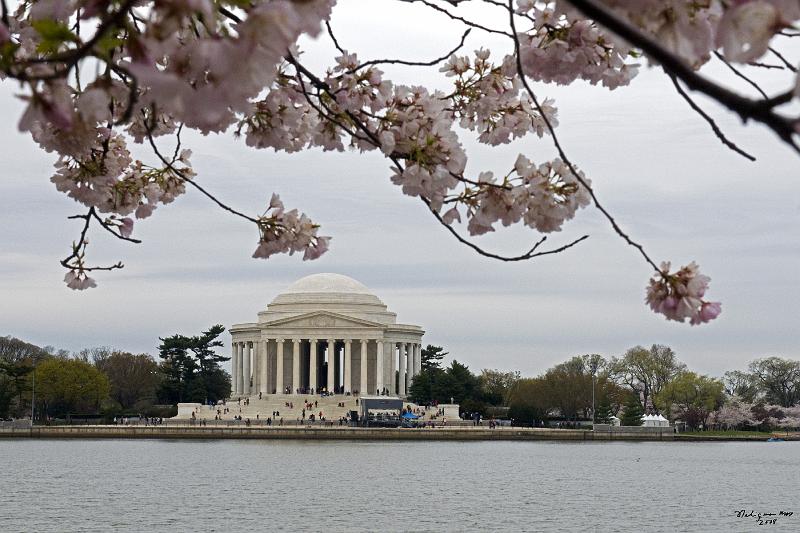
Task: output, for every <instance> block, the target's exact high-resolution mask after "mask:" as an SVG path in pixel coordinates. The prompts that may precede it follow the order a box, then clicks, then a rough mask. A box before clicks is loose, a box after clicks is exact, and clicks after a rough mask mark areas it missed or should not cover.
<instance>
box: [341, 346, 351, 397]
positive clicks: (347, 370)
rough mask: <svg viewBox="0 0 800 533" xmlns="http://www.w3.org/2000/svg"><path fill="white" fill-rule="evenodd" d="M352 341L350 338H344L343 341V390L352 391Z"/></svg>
mask: <svg viewBox="0 0 800 533" xmlns="http://www.w3.org/2000/svg"><path fill="white" fill-rule="evenodd" d="M352 345H353V341H352V340H350V339H345V341H344V380H343V383H344V392H352V389H353V382H352V376H351V374H352V373H353V349H352Z"/></svg>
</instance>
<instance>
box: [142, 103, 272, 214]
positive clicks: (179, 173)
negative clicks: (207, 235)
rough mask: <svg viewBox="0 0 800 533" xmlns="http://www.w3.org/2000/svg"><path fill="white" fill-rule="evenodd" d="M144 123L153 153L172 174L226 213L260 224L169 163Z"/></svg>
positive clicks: (150, 128)
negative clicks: (223, 201)
mask: <svg viewBox="0 0 800 533" xmlns="http://www.w3.org/2000/svg"><path fill="white" fill-rule="evenodd" d="M152 115H153V120H155V116H156V113H155V110H154V111H153V113H152ZM143 122H144V125H145V130H146V133H147V140H148V141H149V143H150V146H151V147H152V148H153V153H155V155H156V157H158V158H159V159H160V160H161V162H162V163H163V164H164V166H166V167H167V168H169V169H170V170H171V171H172V172H174V173H175V175H176V176H178V177H179V178H180V179H181V180H182V181H183V182H184V183H188V184H189V185H191V186H192V187H194V188H195V189H197V190H198V191H200V193H201V194H203V195H204V196H206V197H207V198H208V199H210V200H211V201H212V202H214V203H215V204H217V206H219V207H221V208H222V209H224V210H225V211H228V212H229V213H232V214H234V215H236V216H238V217H241V218H243V219H245V220H247V221H249V222H252V223H254V224H258V220H257V219H255V218H253V217H251V216H248V215H245V214H244V213H242V212H240V211H237V210H236V209H234V208H232V207H230V206H228V205H226V204H224V203H222V202H221V201H220V200H219V199H218V198H217V197H216V196H214V195H213V194H211V193H210V192H208V191H207V190H206V189H205V188H203V187H202V186H201V185H199V184H198V183H197V182H196V181H194V180H193V179H191V178H189V177H187V176H186V174H185V173H184V172H183V171H182V170H181V169H179V168H177V167H176V166H175V165H174V163H175V160H174V159H173V160H172V161H169V160H168V159H167V158H166V157H164V154H162V153H161V151H160V150H159V149H158V146H157V145H156V142H155V139H153V128H154V125H153V124H150V123H149V122H148V121H147V120H146V119H145V120H143Z"/></svg>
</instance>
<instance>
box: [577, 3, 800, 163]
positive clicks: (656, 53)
mask: <svg viewBox="0 0 800 533" xmlns="http://www.w3.org/2000/svg"><path fill="white" fill-rule="evenodd" d="M569 2H570V3H571V4H572V5H573V6H574V7H575V8H576V9H577V10H579V11H580V12H582V13H583V14H584V15H586V16H587V17H588V18H590V19H592V20H594V21H595V22H597V23H598V24H601V25H603V26H605V27H606V28H608V29H609V30H611V31H612V32H613V33H615V34H616V35H618V36H619V37H621V38H622V39H624V40H626V41H628V42H629V43H631V44H632V45H634V46H636V47H638V48H640V49H641V50H642V51H644V52H645V54H647V55H648V56H649V57H650V58H652V59H653V60H654V61H656V62H658V63H660V64H661V66H662V67H663V68H664V69H665V70H667V71H668V72H671V73H672V74H674V75H676V76H677V77H678V78H679V79H680V80H681V81H683V82H684V83H685V84H686V86H687V87H689V89H691V90H693V91H698V92H701V93H703V94H705V95H706V96H709V97H711V98H713V99H714V100H716V101H717V102H719V103H720V104H722V105H723V106H725V107H727V108H728V109H730V110H731V111H733V112H734V113H736V114H737V115H739V117H740V118H741V119H742V120H743V121H747V120H754V121H756V122H761V123H762V124H764V125H766V126H767V127H769V128H770V129H771V130H772V131H773V132H774V133H775V134H776V135H777V136H778V137H779V138H780V139H781V140H783V141H784V142H785V143H787V144H788V145H789V146H791V147H792V148H793V149H794V150H795V151H796V152H798V153H800V146H798V144H797V143H796V142H795V140H794V135H795V130H794V123H793V122H794V121H792V120H789V119H787V118H786V117H784V116H781V115H779V114H778V113H776V112H775V111H774V110H773V109H772V106H770V105H766V104H765V103H764V102H761V101H757V100H752V99H750V98H746V97H743V96H741V95H739V94H737V93H735V92H733V91H730V90H729V89H727V88H725V87H722V86H721V85H719V84H717V83H714V82H713V81H711V80H709V79H707V78H705V77H703V76H701V75H699V74H698V73H696V72H695V71H694V70H692V68H691V67H690V66H689V65H687V64H686V63H684V62H683V61H682V60H681V59H680V58H678V57H676V56H675V55H674V54H672V53H671V52H670V51H669V50H667V49H666V48H664V47H663V46H661V44H660V43H658V42H657V41H656V40H654V39H652V38H651V37H649V36H648V35H645V34H644V33H643V32H641V31H640V30H639V29H638V28H635V27H634V26H632V25H631V24H629V23H628V22H627V21H625V20H623V19H622V18H620V17H619V16H617V15H616V14H615V13H612V12H611V11H610V10H608V9H606V8H604V7H602V6H601V5H599V4H598V3H597V2H596V1H594V0H569Z"/></svg>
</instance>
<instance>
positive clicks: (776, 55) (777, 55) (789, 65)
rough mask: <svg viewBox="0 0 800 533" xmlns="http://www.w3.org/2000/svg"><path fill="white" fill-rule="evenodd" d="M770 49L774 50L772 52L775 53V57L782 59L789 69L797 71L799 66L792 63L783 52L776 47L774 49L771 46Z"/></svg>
mask: <svg viewBox="0 0 800 533" xmlns="http://www.w3.org/2000/svg"><path fill="white" fill-rule="evenodd" d="M769 51H770V52H772V54H773V55H774V56H775V57H777V58H778V59H780V60H781V63H783V64H784V65H785V66H786V68H788V69H789V70H791V71H792V72H797V67H795V66H794V65H792V64H791V63H790V62H789V60H788V59H786V58H785V57H783V56H782V55H781V53H780V52H778V51H777V50H775V49H774V48H772V47H771V46H770V47H769Z"/></svg>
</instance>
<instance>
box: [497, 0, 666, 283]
mask: <svg viewBox="0 0 800 533" xmlns="http://www.w3.org/2000/svg"><path fill="white" fill-rule="evenodd" d="M507 9H508V16H509V21H510V25H511V34H512V36H513V39H514V56H515V59H516V63H517V74H518V75H519V77H520V80H521V81H522V85H523V86H524V87H525V90H526V91H527V93H528V96H529V97H530V98H531V101H532V102H533V104H534V106H535V107H536V109H537V110H538V111H539V114H540V115H541V116H542V120H543V121H544V123H545V125H546V126H547V130H548V131H549V132H550V136H551V137H552V139H553V144H554V145H555V147H556V150H557V151H558V154H559V156H560V157H561V159H562V160H563V161H564V163H565V164H566V165H567V167H568V168H569V170H570V172H572V175H573V176H574V177H575V179H576V180H578V182H579V183H580V184H581V185H582V186H583V187H584V188H586V190H587V191H588V192H589V195H590V196H591V198H592V202H593V203H594V205H595V207H597V209H598V210H599V211H600V212H601V213H603V215H604V216H605V217H606V219H607V220H608V221H609V223H610V224H611V227H612V228H613V229H614V231H615V232H616V233H617V235H619V236H620V237H622V239H623V240H624V241H625V242H627V243H628V244H629V245H631V246H633V247H634V248H636V249H637V250H639V253H640V254H641V255H642V257H644V259H645V261H647V263H648V264H650V266H652V267H653V269H654V270H655V271H656V272H661V269H660V268H658V266H657V265H656V263H655V261H653V260H652V259H651V258H650V256H649V255H647V252H645V250H644V246H642V245H641V244H639V243H638V242H636V241H634V240H633V239H631V238H630V236H629V235H628V234H627V233H625V232H624V231H623V230H622V228H621V227H620V226H619V224H618V223H617V221H616V220H615V219H614V217H613V216H611V213H609V212H608V211H607V210H606V209H605V207H603V206H602V205H601V204H600V201H599V200H598V199H597V195H596V194H595V192H594V189H592V187H591V186H590V185H589V183H588V182H587V181H586V180H585V179H583V178H582V177H581V175H580V174H579V173H578V171H577V169H576V168H575V166H574V165H573V164H572V161H571V160H570V159H569V157H567V154H566V152H565V151H564V148H563V147H562V146H561V142H560V141H559V139H558V136H557V135H556V131H555V128H554V127H553V124H552V123H551V122H550V119H549V118H548V117H547V114H546V113H545V112H544V109H542V106H541V104H539V99H538V98H537V97H536V94H534V92H533V90H532V89H531V86H530V85H529V84H528V79H527V78H526V76H525V73H524V71H523V69H522V60H521V59H520V42H519V38H518V37H517V26H516V22H515V21H514V0H508V6H507Z"/></svg>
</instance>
